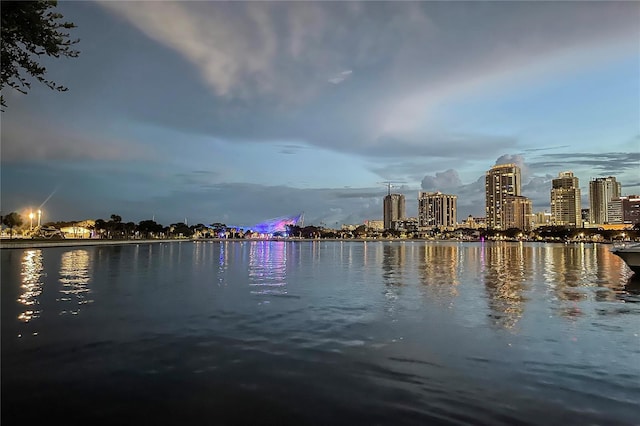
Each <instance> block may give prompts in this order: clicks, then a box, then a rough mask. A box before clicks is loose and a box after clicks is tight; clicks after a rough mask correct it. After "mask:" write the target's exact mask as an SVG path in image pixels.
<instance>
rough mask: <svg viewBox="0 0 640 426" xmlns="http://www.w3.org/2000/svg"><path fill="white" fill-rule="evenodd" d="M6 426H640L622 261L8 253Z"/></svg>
mask: <svg viewBox="0 0 640 426" xmlns="http://www.w3.org/2000/svg"><path fill="white" fill-rule="evenodd" d="M1 256H2V264H1V266H2V306H1V307H2V376H1V379H2V394H1V395H2V423H3V424H4V425H12V424H35V423H37V422H46V423H45V424H96V423H97V422H100V423H106V424H118V425H120V424H134V423H141V424H192V423H196V422H198V423H199V424H215V425H217V424H297V425H298V424H350V425H352V424H389V425H402V424H416V425H429V424H436V425H437V424H487V425H498V424H505V425H512V424H540V425H549V424H563V425H564V424H578V425H587V424H601V425H613V424H628V425H632V424H640V409H639V401H640V336H639V335H640V285H638V283H637V282H635V281H633V280H631V279H630V278H631V276H632V273H631V271H630V270H629V269H628V268H627V267H626V265H625V264H624V263H623V262H622V261H621V260H620V259H619V258H618V257H616V256H615V255H612V254H611V253H609V247H608V246H602V245H593V244H575V245H564V244H563V245H560V244H558V245H554V244H537V243H484V244H482V243H453V242H452V243H432V242H367V243H362V242H353V243H350V242H266V241H265V242H223V243H214V242H202V243H191V242H182V243H166V244H165V243H163V244H154V245H142V244H141V245H126V246H111V247H106V246H103V247H100V246H97V247H87V248H47V249H29V250H2V252H1Z"/></svg>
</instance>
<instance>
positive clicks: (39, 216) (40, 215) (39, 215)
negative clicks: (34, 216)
mask: <svg viewBox="0 0 640 426" xmlns="http://www.w3.org/2000/svg"><path fill="white" fill-rule="evenodd" d="M41 217H42V210H40V209H38V228H40V218H41Z"/></svg>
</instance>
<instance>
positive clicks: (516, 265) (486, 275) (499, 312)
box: [481, 243, 534, 329]
mask: <svg viewBox="0 0 640 426" xmlns="http://www.w3.org/2000/svg"><path fill="white" fill-rule="evenodd" d="M481 259H482V276H483V279H484V285H485V291H486V294H487V296H488V301H489V310H490V311H491V312H490V317H491V319H492V322H493V324H494V325H496V326H499V327H501V328H508V329H511V328H513V327H514V326H515V325H516V324H517V322H518V321H519V320H520V318H521V317H522V314H523V312H524V306H525V301H526V299H525V297H524V294H523V293H524V291H525V290H526V285H525V283H526V282H527V280H528V279H529V278H530V275H531V269H532V268H531V263H532V261H533V259H534V253H533V252H532V250H531V247H526V248H525V247H524V246H523V244H510V243H496V244H488V245H486V246H484V255H483V256H482V258H481Z"/></svg>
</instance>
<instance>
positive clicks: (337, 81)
mask: <svg viewBox="0 0 640 426" xmlns="http://www.w3.org/2000/svg"><path fill="white" fill-rule="evenodd" d="M352 73H353V71H352V70H347V71H342V72H341V73H338V74H336V75H334V76H333V77H331V78H330V79H329V80H328V81H329V83H333V84H340V83H342V82H343V81H345V80H346V79H347V78H349V77H350V76H351V74H352Z"/></svg>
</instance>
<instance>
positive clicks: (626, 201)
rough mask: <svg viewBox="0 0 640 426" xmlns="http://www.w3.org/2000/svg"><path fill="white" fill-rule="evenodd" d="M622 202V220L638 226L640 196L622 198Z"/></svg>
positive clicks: (639, 219)
mask: <svg viewBox="0 0 640 426" xmlns="http://www.w3.org/2000/svg"><path fill="white" fill-rule="evenodd" d="M620 200H622V220H623V222H624V223H630V224H632V225H636V224H638V223H640V195H628V196H625V197H620Z"/></svg>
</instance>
